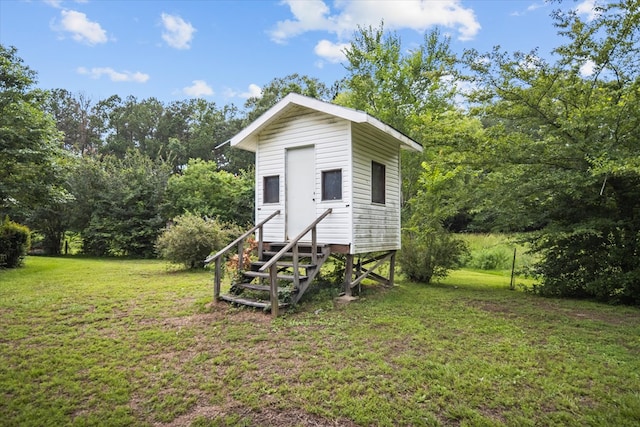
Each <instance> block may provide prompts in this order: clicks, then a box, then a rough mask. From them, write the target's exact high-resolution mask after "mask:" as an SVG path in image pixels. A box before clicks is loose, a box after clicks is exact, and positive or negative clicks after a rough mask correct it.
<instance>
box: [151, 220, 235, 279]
mask: <svg viewBox="0 0 640 427" xmlns="http://www.w3.org/2000/svg"><path fill="white" fill-rule="evenodd" d="M239 235H240V230H239V229H238V228H237V227H235V226H230V225H226V224H224V223H222V222H220V221H218V220H217V219H203V218H201V217H199V216H197V215H193V214H185V215H180V216H178V217H176V218H174V219H173V221H172V224H171V226H169V227H167V228H166V229H165V230H164V231H163V232H162V233H161V234H160V236H158V240H157V241H156V250H157V251H158V255H159V256H160V258H162V259H165V260H167V261H170V262H173V263H176V264H184V265H185V267H187V268H201V267H203V266H204V259H205V258H206V257H207V256H208V255H209V254H211V253H212V252H215V251H217V250H220V249H222V248H223V247H224V246H225V245H226V244H228V243H229V242H230V241H231V240H232V239H233V238H235V237H237V236H239Z"/></svg>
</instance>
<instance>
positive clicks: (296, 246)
mask: <svg viewBox="0 0 640 427" xmlns="http://www.w3.org/2000/svg"><path fill="white" fill-rule="evenodd" d="M230 144H231V146H233V147H236V148H240V149H243V150H249V151H253V152H255V155H256V166H255V173H256V193H255V209H256V211H255V218H256V219H255V221H256V227H254V229H252V230H250V232H251V233H253V232H257V234H258V239H257V240H258V242H259V243H258V259H259V260H258V261H257V263H254V265H252V268H251V270H254V271H247V272H245V273H243V274H245V275H246V274H247V273H248V274H249V275H248V276H245V277H247V278H248V277H258V278H263V279H271V280H269V281H270V282H271V283H270V284H269V291H270V292H271V297H270V299H269V303H270V306H271V309H272V311H273V312H274V314H277V306H274V304H275V300H274V292H275V293H277V289H273V288H274V286H276V287H277V282H282V281H283V280H287V279H288V278H291V279H292V281H293V294H294V297H293V298H292V302H297V300H298V299H299V298H300V296H302V293H303V292H304V290H305V289H306V287H307V286H308V285H309V283H310V282H311V281H312V280H313V277H315V275H316V274H317V272H318V270H319V268H320V265H322V263H323V262H324V261H325V260H326V258H327V257H328V256H329V255H330V254H331V253H341V254H345V255H346V258H347V273H346V277H345V292H346V293H350V291H351V288H352V287H353V286H355V285H357V284H358V283H360V281H361V280H362V279H364V278H365V277H367V276H369V277H371V278H374V279H376V280H380V281H383V282H384V283H393V263H394V260H395V251H396V250H398V249H400V247H401V241H400V236H401V233H400V208H401V176H400V150H401V149H406V150H412V151H422V147H421V146H420V145H419V144H418V143H417V142H415V141H413V140H411V139H410V138H408V137H407V136H405V135H403V134H402V133H400V132H398V131H397V130H395V129H393V128H391V127H390V126H388V125H385V124H384V123H382V122H381V121H379V120H377V119H375V118H374V117H372V116H370V115H369V114H367V113H364V112H362V111H356V110H353V109H350V108H345V107H341V106H338V105H335V104H330V103H327V102H323V101H319V100H316V99H313V98H309V97H305V96H301V95H298V94H289V95H287V96H286V97H285V98H284V99H282V100H281V101H280V102H278V103H277V104H276V105H275V106H273V107H272V108H271V109H269V110H268V111H267V112H266V113H264V114H263V115H262V116H261V117H259V118H258V119H257V120H256V121H254V122H253V123H251V124H250V125H249V126H248V127H246V128H245V129H244V130H242V131H241V132H240V133H239V134H237V135H236V136H234V137H233V138H231V140H230ZM251 233H250V234H251ZM237 244H238V242H234V244H232V245H230V247H233V246H235V245H237ZM239 250H240V249H239ZM240 252H241V251H240ZM221 253H222V251H221V252H220V253H219V254H221ZM372 253H374V254H377V255H375V256H373V257H372V258H371V259H370V260H368V262H365V263H361V264H360V266H359V268H358V271H357V272H356V276H357V277H356V278H355V279H354V270H353V260H354V255H364V254H372ZM219 254H216V255H214V256H213V257H210V258H209V259H208V261H209V262H211V261H213V260H219V259H220V257H221V256H222V255H219ZM286 258H288V260H287V261H284V260H285V259H286ZM292 258H293V260H292ZM300 259H302V261H300ZM305 260H306V261H305ZM385 260H390V262H391V264H392V266H391V267H392V268H390V275H389V277H388V278H383V277H381V276H379V275H377V274H375V273H374V272H373V270H374V269H375V268H376V267H377V266H378V265H380V263H382V262H384V261H385ZM371 262H375V263H376V265H375V266H374V267H372V268H369V269H367V268H366V267H365V266H364V264H368V263H371ZM218 263H219V262H218ZM240 264H242V263H240ZM286 267H289V268H290V270H289V272H288V273H289V274H282V272H283V271H284V270H285V268H286ZM291 269H293V271H291ZM270 271H271V273H270ZM295 276H298V278H297V279H296V277H295ZM216 281H219V279H216ZM305 281H306V283H305ZM273 282H276V283H275V284H274V283H273ZM257 286H263V287H262V288H256V287H257ZM266 286H267V285H252V286H250V287H248V288H247V289H251V290H254V291H257V290H264V291H267V288H266ZM217 289H218V290H217V291H216V295H215V298H216V299H218V298H221V297H220V295H219V283H218V287H217ZM222 298H223V299H228V300H232V301H235V302H238V303H242V302H243V299H244V298H242V297H231V296H223V297H222ZM245 302H246V301H245ZM251 305H256V304H251ZM279 305H280V306H281V305H282V304H279Z"/></svg>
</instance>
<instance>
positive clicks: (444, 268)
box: [398, 227, 467, 283]
mask: <svg viewBox="0 0 640 427" xmlns="http://www.w3.org/2000/svg"><path fill="white" fill-rule="evenodd" d="M466 253H467V248H466V245H465V243H464V241H463V240H462V239H459V238H457V237H456V236H455V234H452V233H449V232H447V231H446V230H444V229H442V228H431V229H428V228H426V227H415V228H414V229H405V230H404V231H403V233H402V250H401V251H400V253H399V256H398V262H399V263H400V268H401V269H402V272H403V273H404V274H405V276H407V278H409V279H410V280H412V281H414V282H422V283H430V282H431V280H432V279H441V278H444V277H446V276H447V274H448V273H449V271H450V270H452V269H454V268H456V267H459V266H460V262H461V260H462V258H463V256H464V255H465V254H466Z"/></svg>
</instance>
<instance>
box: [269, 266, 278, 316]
mask: <svg viewBox="0 0 640 427" xmlns="http://www.w3.org/2000/svg"><path fill="white" fill-rule="evenodd" d="M269 294H270V300H271V316H272V317H278V305H279V302H278V266H277V265H276V264H273V265H272V266H271V267H269Z"/></svg>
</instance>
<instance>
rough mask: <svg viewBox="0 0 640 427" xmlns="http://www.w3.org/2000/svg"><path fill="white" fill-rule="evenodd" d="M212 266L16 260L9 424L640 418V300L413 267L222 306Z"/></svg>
mask: <svg viewBox="0 0 640 427" xmlns="http://www.w3.org/2000/svg"><path fill="white" fill-rule="evenodd" d="M210 276H211V274H210V273H209V272H199V273H193V272H177V271H172V270H170V269H168V268H167V266H166V264H164V263H161V262H158V261H131V260H94V259H86V258H73V257H68V258H45V257H30V258H28V259H27V262H26V266H25V267H24V268H22V269H19V270H13V271H0V319H1V322H0V425H11V426H18V425H19V426H44V425H51V426H60V425H78V426H85V425H110V426H118V425H123V426H125V425H126V426H129V425H150V426H184V425H192V426H222V425H240V426H254V425H264V426H270V425H283V426H297V425H300V426H307V425H314V426H334V425H340V426H354V425H389V426H391V425H413V426H419V425H473V426H476V425H487V426H491V425H518V426H520V425H524V426H526V425H545V426H547V425H563V426H564V425H569V426H571V425H575V426H584V425H603V426H614V425H615V426H624V425H628V426H636V425H639V424H640V311H639V310H637V309H633V308H624V307H612V306H606V305H599V304H595V303H590V302H580V301H565V300H553V299H542V298H539V297H535V296H533V295H530V294H527V293H523V292H519V291H509V290H507V287H508V284H509V277H508V275H500V274H485V273H481V272H477V271H458V272H455V273H454V274H452V275H451V277H449V278H448V279H447V280H446V281H444V282H443V283H441V284H438V285H431V286H425V285H420V284H412V283H407V282H403V281H402V280H400V281H399V282H398V284H397V286H396V287H394V288H392V289H382V288H373V287H371V288H365V289H364V290H363V293H362V295H361V297H360V299H359V300H358V301H356V302H353V303H350V304H348V305H340V304H336V303H334V302H333V300H332V299H331V296H332V295H334V294H335V291H331V290H328V289H324V290H321V291H319V292H317V293H316V294H315V295H313V294H312V295H311V296H310V298H306V300H305V301H304V302H303V303H302V304H301V305H300V306H299V307H298V309H297V310H296V311H295V312H290V313H287V314H286V315H285V316H283V317H281V318H278V319H276V320H272V319H271V318H270V317H269V316H268V315H266V314H264V313H262V312H258V311H251V310H245V309H238V308H234V307H231V306H229V305H216V306H211V304H210V303H211V294H212V289H211V288H212V286H211V277H210Z"/></svg>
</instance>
